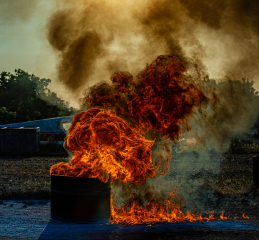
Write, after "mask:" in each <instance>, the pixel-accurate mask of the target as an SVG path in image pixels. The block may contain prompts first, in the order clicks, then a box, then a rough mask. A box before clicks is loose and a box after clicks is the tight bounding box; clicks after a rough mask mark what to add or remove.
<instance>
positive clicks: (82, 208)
mask: <svg viewBox="0 0 259 240" xmlns="http://www.w3.org/2000/svg"><path fill="white" fill-rule="evenodd" d="M51 218H52V219H53V220H60V221H69V222H78V223H88V222H99V221H106V220H109V218H110V183H109V182H108V183H103V182H101V181H100V180H99V179H96V178H81V177H64V176H54V175H51Z"/></svg>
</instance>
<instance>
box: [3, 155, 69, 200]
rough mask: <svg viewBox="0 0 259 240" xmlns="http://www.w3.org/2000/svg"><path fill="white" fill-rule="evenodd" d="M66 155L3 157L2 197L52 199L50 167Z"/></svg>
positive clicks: (62, 160) (65, 160)
mask: <svg viewBox="0 0 259 240" xmlns="http://www.w3.org/2000/svg"><path fill="white" fill-rule="evenodd" d="M67 161H68V160H67V158H66V157H1V158H0V199H31V198H33V199H50V167H51V166H52V165H54V164H56V163H59V162H67Z"/></svg>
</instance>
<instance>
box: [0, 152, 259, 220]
mask: <svg viewBox="0 0 259 240" xmlns="http://www.w3.org/2000/svg"><path fill="white" fill-rule="evenodd" d="M221 157H222V164H221V173H220V174H218V175H217V176H209V177H207V178H206V181H205V182H204V187H205V188H209V189H211V190H213V191H214V192H215V195H216V196H217V197H218V201H217V202H216V203H214V205H215V206H214V207H213V209H214V208H216V206H217V207H218V209H222V210H225V211H226V213H227V212H228V209H229V211H230V212H231V211H232V210H231V209H233V208H235V209H239V210H240V212H242V213H245V214H250V215H253V216H257V215H258V212H259V190H258V188H255V187H254V186H253V169H252V168H253V155H251V154H244V155H238V154H236V155H235V154H231V155H222V156H221ZM67 161H68V160H67V157H39V156H37V157H0V200H6V199H50V185H51V182H50V174H49V170H50V167H51V166H52V165H54V164H56V163H59V162H67ZM194 177H195V178H198V177H199V176H194ZM1 202H3V201H0V204H1ZM210 209H211V206H210ZM258 217H259V215H258Z"/></svg>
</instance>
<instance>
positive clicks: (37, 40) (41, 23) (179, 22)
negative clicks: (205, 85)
mask: <svg viewBox="0 0 259 240" xmlns="http://www.w3.org/2000/svg"><path fill="white" fill-rule="evenodd" d="M257 16H258V4H257V3H256V2H255V1H252V0H249V1H244V0H227V1H223V0H218V1H216V0H213V1H210V2H208V1H204V0H193V1H189V0H183V1H180V2H179V1H177V0H161V1H158V0H150V1H147V0H142V1H136V0H124V1H117V0H109V1H108V0H77V1H76V2H75V1H70V0H59V1H55V0H11V1H9V0H0V71H1V72H2V71H7V72H11V73H13V72H14V70H15V69H18V68H21V69H23V70H24V71H27V72H29V73H30V74H32V73H33V74H35V75H36V76H38V77H40V78H50V79H51V80H52V83H51V84H50V86H49V87H50V89H51V90H52V91H54V92H56V93H58V96H60V97H62V98H63V99H64V100H66V101H70V103H71V105H72V106H75V107H76V106H78V100H79V98H80V97H82V96H83V93H84V91H85V89H87V88H88V87H89V86H91V85H93V84H95V83H97V82H99V81H109V79H110V76H111V74H112V73H113V72H116V71H129V72H131V73H132V74H133V75H136V74H137V73H138V72H139V71H141V69H143V68H144V67H145V65H146V64H147V63H150V62H151V61H152V60H154V59H155V58H156V56H158V55H161V54H178V55H179V56H180V57H182V58H184V59H185V60H187V61H190V63H191V64H190V65H192V66H196V65H198V66H199V70H198V72H196V73H195V74H196V75H197V76H201V77H205V76H207V75H208V76H209V78H213V79H216V80H218V81H220V80H225V79H229V78H232V79H233V78H234V79H241V78H243V77H245V78H249V80H253V81H255V84H254V87H255V88H256V89H259V81H258V79H259V70H258V69H259V68H258V66H259V62H258V53H259V44H258V42H259V41H258V33H259V31H258V27H257V25H258V24H257V23H258V17H257ZM195 74H194V75H195Z"/></svg>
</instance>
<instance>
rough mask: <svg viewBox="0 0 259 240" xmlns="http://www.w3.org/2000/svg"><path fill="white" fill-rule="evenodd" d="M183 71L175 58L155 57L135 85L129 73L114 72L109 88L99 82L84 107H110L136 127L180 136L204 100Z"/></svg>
mask: <svg viewBox="0 0 259 240" xmlns="http://www.w3.org/2000/svg"><path fill="white" fill-rule="evenodd" d="M185 72H186V68H185V66H184V62H183V61H182V60H181V59H180V58H179V57H178V56H176V55H169V56H159V57H157V58H156V59H155V60H154V61H153V62H152V63H151V64H149V65H147V66H146V68H145V69H144V70H143V71H142V72H141V73H140V74H139V75H138V79H137V81H135V82H133V77H132V75H131V74H129V73H116V74H114V75H112V77H111V80H112V82H113V84H112V85H108V84H105V83H102V84H100V85H96V86H94V87H92V88H91V90H90V93H89V95H88V96H86V98H85V99H84V104H85V105H90V106H102V107H113V106H114V107H116V111H117V112H119V113H121V114H124V115H126V116H128V117H129V118H131V119H132V120H133V121H135V122H136V123H137V124H138V125H145V126H147V127H149V128H150V129H152V130H153V131H155V132H162V133H163V136H168V137H170V138H171V139H174V138H175V137H176V136H177V135H179V134H180V130H181V128H180V124H181V123H183V122H184V121H185V119H186V118H187V117H188V116H189V115H191V114H192V113H193V111H194V109H195V108H200V106H201V104H202V103H203V102H204V103H206V102H207V101H208V98H207V97H206V96H205V95H204V93H203V92H202V91H201V90H199V89H198V88H197V86H198V84H196V86H195V85H194V81H192V80H190V79H187V77H186V74H185Z"/></svg>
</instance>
